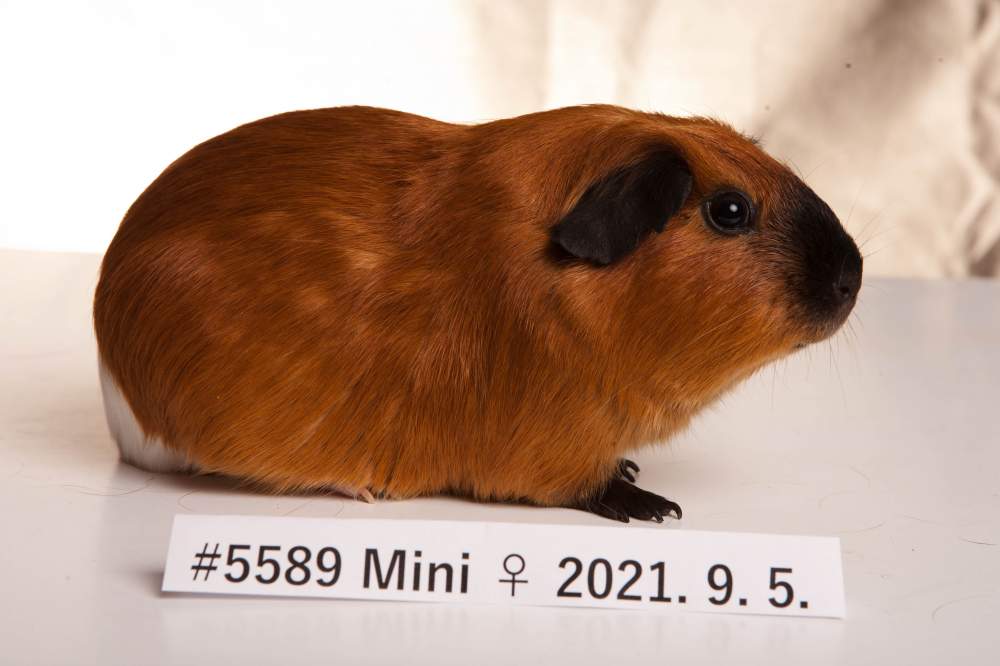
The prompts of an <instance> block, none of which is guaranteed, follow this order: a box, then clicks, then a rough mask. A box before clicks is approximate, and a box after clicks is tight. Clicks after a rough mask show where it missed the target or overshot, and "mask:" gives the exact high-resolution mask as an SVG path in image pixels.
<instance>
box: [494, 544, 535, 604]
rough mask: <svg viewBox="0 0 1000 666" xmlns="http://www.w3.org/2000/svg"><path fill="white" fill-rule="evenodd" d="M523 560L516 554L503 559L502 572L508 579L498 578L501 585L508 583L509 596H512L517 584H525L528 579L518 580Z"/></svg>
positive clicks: (522, 567)
mask: <svg viewBox="0 0 1000 666" xmlns="http://www.w3.org/2000/svg"><path fill="white" fill-rule="evenodd" d="M524 566H525V564H524V558H523V557H521V556H520V555H518V554H517V553H511V554H510V555H508V556H507V557H505V558H504V559H503V570H504V571H505V572H507V573H508V574H509V575H510V578H500V579H499V582H501V583H510V596H512V597H513V596H514V588H515V587H516V586H517V584H518V583H527V582H528V579H527V578H525V579H524V580H520V579H518V575H519V574H520V573H521V572H522V571H524ZM515 569H516V570H515Z"/></svg>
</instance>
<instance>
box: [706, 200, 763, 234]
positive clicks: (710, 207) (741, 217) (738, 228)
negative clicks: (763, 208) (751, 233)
mask: <svg viewBox="0 0 1000 666" xmlns="http://www.w3.org/2000/svg"><path fill="white" fill-rule="evenodd" d="M705 219H706V220H708V223H709V224H710V225H711V226H712V228H713V229H715V230H716V231H718V232H720V233H723V234H740V233H743V232H745V231H747V230H748V229H749V228H750V223H751V222H752V221H753V207H752V206H751V205H750V200H749V199H747V197H746V195H744V194H743V193H741V192H736V191H734V190H728V191H726V192H719V193H718V194H716V195H715V196H713V197H712V198H711V199H709V200H708V201H706V202H705Z"/></svg>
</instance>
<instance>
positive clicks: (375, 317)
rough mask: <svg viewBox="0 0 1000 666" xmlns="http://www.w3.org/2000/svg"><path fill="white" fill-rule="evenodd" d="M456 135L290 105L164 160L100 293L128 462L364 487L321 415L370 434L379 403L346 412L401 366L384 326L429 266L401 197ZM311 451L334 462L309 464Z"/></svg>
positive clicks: (108, 265) (106, 354) (362, 472)
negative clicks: (416, 257) (406, 239)
mask: <svg viewBox="0 0 1000 666" xmlns="http://www.w3.org/2000/svg"><path fill="white" fill-rule="evenodd" d="M457 131H459V128H456V126H452V125H448V124H445V123H438V122H436V121H432V120H429V119H425V118H420V117H417V116H411V115H409V114H403V113H399V112H393V111H384V110H380V109H370V108H360V107H349V108H339V109H322V110H316V111H305V112H295V113H289V114H283V115H280V116H275V117H272V118H267V119H264V120H261V121H258V122H255V123H251V124H249V125H244V126H242V127H239V128H236V129H235V130H233V131H231V132H228V133H226V134H223V135H221V136H219V137H216V138H214V139H211V140H209V141H207V142H205V143H203V144H201V145H199V146H197V147H195V148H194V149H192V150H191V151H190V152H188V153H187V154H185V155H184V156H182V157H181V158H179V159H178V160H177V161H175V162H174V163H173V164H171V165H170V166H169V167H168V168H167V169H166V170H165V171H164V172H163V173H162V174H161V175H160V176H159V178H157V179H156V181H154V182H153V183H152V184H151V185H150V186H149V188H148V189H147V190H146V191H145V192H144V193H143V194H142V195H141V196H140V197H139V199H138V200H137V201H136V202H135V203H134V204H133V206H132V207H131V208H130V209H129V211H128V212H127V214H126V216H125V218H124V220H123V222H122V224H121V226H120V228H119V231H118V233H117V235H116V236H115V238H114V240H113V241H112V243H111V245H110V247H109V248H108V251H107V253H106V255H105V258H104V262H103V265H102V269H101V278H100V282H99V284H98V288H97V292H96V295H95V302H94V321H95V330H96V333H97V341H98V348H99V354H100V360H101V376H102V384H103V388H104V393H105V407H106V411H107V414H108V420H109V425H110V427H111V430H112V433H113V434H114V436H115V437H116V439H117V441H118V443H119V447H120V449H121V450H122V455H123V457H124V458H125V459H127V460H129V461H130V462H133V463H135V464H138V465H140V466H143V467H147V468H150V469H156V470H164V469H180V468H186V467H199V468H202V469H207V470H222V471H226V472H228V473H232V474H236V475H245V476H247V477H249V478H258V479H260V480H262V481H267V482H269V483H272V484H275V485H279V486H280V485H282V484H283V483H284V480H290V479H297V480H298V481H296V484H297V485H301V481H302V479H303V478H305V477H304V476H303V474H304V473H306V472H307V471H308V470H315V469H317V468H324V469H330V470H333V471H334V472H335V474H334V476H335V477H336V479H335V480H336V481H338V482H339V483H340V484H341V485H348V486H351V485H352V484H353V485H356V486H357V487H361V488H363V487H364V486H365V485H366V478H368V477H369V476H370V475H371V473H372V472H371V462H370V461H368V460H367V459H368V458H370V456H369V455H358V454H357V453H358V452H353V453H352V452H351V451H350V446H351V442H352V439H354V440H357V439H360V436H358V437H353V435H352V434H351V433H350V432H343V433H341V435H342V437H341V438H340V442H339V444H338V446H337V447H335V449H336V450H335V453H331V451H332V450H333V449H332V448H331V447H328V446H324V442H322V441H319V438H321V437H322V433H323V432H324V430H323V428H322V425H323V423H324V422H325V421H327V420H328V419H338V420H339V421H338V422H339V423H343V424H347V425H348V426H349V425H350V424H351V423H356V424H358V427H359V428H360V427H362V424H365V427H367V428H369V429H370V428H372V423H373V420H372V416H373V415H372V414H365V413H363V412H365V411H366V410H371V409H375V407H374V406H369V405H352V404H349V403H350V401H349V400H348V397H349V395H350V392H351V390H352V387H354V386H356V385H357V383H358V382H362V381H363V382H365V383H367V384H368V385H372V384H373V383H374V384H376V385H378V384H379V383H380V382H381V383H382V384H385V385H390V384H391V382H392V381H393V373H394V372H395V371H396V369H395V368H394V367H393V363H392V362H391V361H387V360H386V359H391V358H397V359H400V361H399V362H405V360H403V359H402V357H401V356H400V355H399V354H396V355H394V354H391V353H389V352H390V351H391V350H389V349H388V347H391V346H392V345H393V344H401V345H403V346H405V343H404V342H401V341H398V340H394V339H393V337H392V335H388V334H387V332H388V331H391V330H392V329H393V322H392V321H391V318H392V317H393V316H395V315H393V313H396V312H398V311H399V308H398V303H397V302H396V301H397V298H398V297H400V296H401V294H400V293H399V290H400V289H402V290H405V288H406V285H408V284H409V285H411V286H414V287H415V286H416V285H417V284H419V283H420V282H421V280H420V279H419V277H420V276H417V275H408V274H407V270H416V271H419V269H420V265H421V262H419V261H412V257H411V258H405V257H403V255H405V254H406V249H405V248H404V247H403V246H402V245H401V242H400V238H399V234H398V231H397V230H396V229H395V227H394V219H393V211H394V206H396V204H397V202H398V200H399V198H400V196H401V195H400V192H401V190H402V189H403V188H405V187H406V185H407V183H408V182H410V181H411V179H413V178H414V177H417V175H418V174H420V173H421V172H422V171H424V170H425V169H426V165H427V164H428V163H429V162H431V161H433V159H434V157H435V156H436V155H438V154H439V153H440V152H441V145H442V144H444V143H446V142H448V141H449V140H450V139H451V137H452V135H453V134H454V133H455V132H457ZM404 266H409V267H410V269H403V268H401V267H404ZM387 274H391V275H392V278H393V279H392V280H387V279H386V277H387ZM389 284H394V285H396V288H395V291H393V290H392V289H390V290H389V291H387V286H386V285H389ZM330 349H336V350H337V351H338V353H336V354H330V353H324V350H330ZM376 359H381V362H378V363H376V362H375V361H376ZM397 376H398V375H397ZM381 407H382V409H388V410H390V411H391V404H388V405H382V406H381ZM347 430H349V427H348V428H347ZM370 435H371V433H369V439H370ZM310 447H311V448H310ZM319 455H334V456H335V458H336V459H335V460H330V461H328V463H329V464H327V465H325V466H323V465H319V466H317V465H316V460H315V457H316V456H319ZM376 463H377V461H376ZM261 477H266V478H261ZM345 480H346V482H345ZM314 481H315V483H316V484H317V485H319V484H322V483H324V482H325V480H324V479H315V480H314Z"/></svg>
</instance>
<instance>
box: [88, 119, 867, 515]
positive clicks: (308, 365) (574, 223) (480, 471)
mask: <svg viewBox="0 0 1000 666" xmlns="http://www.w3.org/2000/svg"><path fill="white" fill-rule="evenodd" d="M861 273H862V259H861V255H860V254H859V252H858V249H857V246H856V245H855V243H854V241H853V240H852V239H851V237H850V236H849V235H848V234H847V233H846V231H845V230H844V228H843V227H842V226H841V224H840V222H839V221H838V219H837V217H836V215H834V213H833V212H832V211H831V210H830V208H829V207H828V206H827V205H826V204H825V203H824V202H823V201H822V200H820V198H819V197H818V196H817V195H816V194H815V193H814V192H813V191H812V190H811V189H810V188H809V187H808V186H806V184H805V183H803V182H802V180H800V179H799V178H798V177H796V176H795V175H794V174H793V173H792V172H791V171H790V170H789V169H788V168H786V167H785V166H784V165H782V164H781V163H780V162H778V161H777V160H775V159H773V158H772V157H770V156H769V155H768V154H766V153H765V152H763V151H762V150H761V148H760V147H759V146H758V145H757V143H756V142H755V141H754V140H752V139H749V138H747V137H745V136H743V135H741V134H739V133H738V132H736V131H735V130H733V129H732V128H731V127H729V126H727V125H726V124H724V123H722V122H719V121H716V120H711V119H707V118H678V117H670V116H665V115H660V114H656V113H643V112H637V111H632V110H628V109H623V108H619V107H614V106H603V105H602V106H579V107H572V108H563V109H557V110H553V111H546V112H542V113H534V114H530V115H525V116H520V117H516V118H510V119H506V120H499V121H495V122H487V123H483V124H478V125H460V124H451V123H445V122H439V121H436V120H431V119H429V118H424V117H420V116H416V115H410V114H407V113H401V112H398V111H391V110H385V109H376V108H368V107H344V108H330V109H317V110H311V111H297V112H292V113H286V114H282V115H278V116H274V117H270V118H265V119H263V120H259V121H256V122H252V123H249V124H247V125H243V126H241V127H237V128H236V129H234V130H232V131H229V132H226V133H225V134H222V135H221V136H218V137H215V138H213V139H210V140H208V141H206V142H204V143H202V144H200V145H198V146H196V147H195V148H193V149H192V150H191V151H189V152H188V153H186V154H185V155H183V156H182V157H180V158H179V159H177V160H176V161H175V162H173V163H172V164H171V165H170V166H168V167H167V169H166V170H165V171H164V172H163V173H162V174H160V176H159V177H158V178H157V179H156V180H155V181H153V183H152V184H151V185H150V186H149V187H148V188H147V189H146V190H145V192H143V193H142V195H141V196H140V197H139V198H138V200H136V201H135V203H134V204H133V205H132V206H131V207H130V208H129V209H128V212H127V213H126V214H125V217H124V219H123V221H122V223H121V226H120V228H119V229H118V232H117V235H116V236H115V237H114V240H113V241H112V242H111V245H110V247H109V248H108V250H107V254H106V255H105V257H104V260H103V264H102V267H101V275H100V281H99V284H98V287H97V291H96V295H95V301H94V323H95V329H96V334H97V342H98V350H99V357H100V376H101V382H102V387H103V394H104V401H105V409H106V413H107V418H108V422H109V427H110V430H111V432H112V434H113V436H114V438H115V440H116V441H117V444H118V446H119V448H120V451H121V456H122V458H123V459H124V460H125V461H127V462H129V463H132V464H134V465H136V466H139V467H142V468H144V469H147V470H151V471H158V472H162V471H171V470H173V471H180V470H185V471H194V472H200V473H218V474H222V475H227V476H230V477H236V478H238V479H241V480H243V481H245V482H248V483H251V484H254V485H257V486H260V487H262V488H266V489H270V490H273V491H279V492H280V491H291V490H312V491H321V492H322V491H336V492H340V493H346V494H348V495H350V496H353V497H356V498H361V499H366V500H368V501H371V500H372V499H373V497H386V498H408V497H415V496H421V495H431V494H443V493H449V494H457V495H462V496H467V497H471V498H475V499H478V500H484V501H515V502H524V503H529V504H535V505H540V506H552V507H572V508H577V509H583V510H586V511H590V512H593V513H596V514H599V515H601V516H605V517H608V518H613V519H617V520H621V521H628V520H629V518H630V517H631V518H636V519H643V520H655V521H662V520H663V517H664V516H666V515H668V514H671V513H672V514H674V515H676V517H677V518H680V516H681V509H680V507H679V506H678V505H677V504H676V503H674V502H673V501H670V500H668V499H665V498H663V497H661V496H659V495H657V494H654V493H651V492H648V491H645V490H642V489H641V488H639V487H638V486H637V485H635V483H634V481H635V477H634V473H635V472H637V471H638V469H637V467H636V466H635V465H634V464H633V463H631V462H630V461H629V460H627V459H626V458H625V457H624V456H626V455H627V454H628V452H630V451H633V450H635V449H637V448H639V447H641V446H644V445H648V444H651V443H656V442H662V441H664V440H667V439H669V438H670V437H671V436H672V435H674V434H675V433H677V432H678V431H679V430H680V429H682V428H684V427H685V426H686V425H687V424H688V422H689V421H690V420H691V418H692V417H693V416H694V415H695V414H697V413H698V412H699V410H701V409H703V408H704V407H705V406H706V405H709V404H711V403H712V402H713V401H715V400H716V399H718V398H719V396H720V395H722V394H723V393H724V392H725V391H727V390H728V389H730V388H732V387H733V386H734V385H735V384H737V383H738V382H740V381H741V380H743V379H745V378H746V377H748V376H749V375H751V374H752V373H753V372H755V371H756V370H758V369H759V368H761V367H762V366H763V365H765V364H767V363H769V362H771V361H774V360H775V359H778V358H781V357H783V356H785V355H787V354H789V353H790V352H792V351H793V350H795V349H797V348H799V347H802V346H804V345H807V344H810V343H814V342H817V341H820V340H823V339H825V338H827V337H828V336H830V335H831V334H832V333H833V332H834V331H836V330H837V329H838V328H839V327H840V326H841V324H842V323H843V322H844V321H845V319H846V318H847V316H848V314H849V313H850V312H851V309H852V308H853V306H854V303H855V300H856V296H857V293H858V290H859V288H860V285H861Z"/></svg>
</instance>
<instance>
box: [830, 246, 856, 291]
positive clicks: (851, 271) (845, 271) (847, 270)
mask: <svg viewBox="0 0 1000 666" xmlns="http://www.w3.org/2000/svg"><path fill="white" fill-rule="evenodd" d="M853 245H854V243H851V248H850V249H849V250H848V251H847V254H846V255H845V256H844V259H843V262H842V263H841V269H840V273H839V274H838V276H837V279H836V280H834V282H833V298H834V300H835V301H836V302H837V303H840V304H841V305H844V304H847V303H853V302H854V299H855V298H857V296H858V290H859V289H861V263H862V260H861V254H860V253H859V252H858V250H857V249H856V248H855V247H853Z"/></svg>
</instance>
